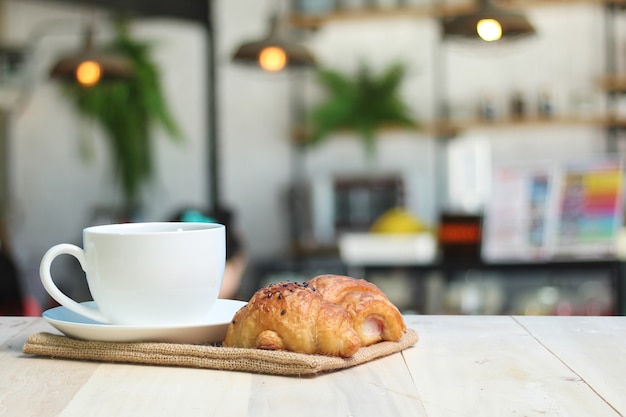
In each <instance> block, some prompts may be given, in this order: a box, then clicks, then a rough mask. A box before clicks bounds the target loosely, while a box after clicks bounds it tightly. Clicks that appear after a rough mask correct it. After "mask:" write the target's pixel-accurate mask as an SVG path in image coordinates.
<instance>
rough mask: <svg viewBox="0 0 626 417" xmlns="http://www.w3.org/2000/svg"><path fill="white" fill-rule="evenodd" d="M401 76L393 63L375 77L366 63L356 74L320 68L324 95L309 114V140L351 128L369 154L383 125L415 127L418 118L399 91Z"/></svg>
mask: <svg viewBox="0 0 626 417" xmlns="http://www.w3.org/2000/svg"><path fill="white" fill-rule="evenodd" d="M404 75H405V68H404V66H403V65H402V64H393V65H391V66H389V68H387V69H386V70H385V71H383V73H382V74H380V75H378V76H377V75H376V74H374V73H373V72H372V70H371V69H370V68H369V66H367V65H366V64H361V65H360V67H359V69H358V71H357V73H356V75H351V74H344V73H341V72H339V71H336V70H331V69H321V70H319V71H318V73H317V79H318V81H319V83H320V84H321V86H322V87H323V88H324V90H325V92H326V98H325V99H324V100H323V101H322V102H320V103H318V104H317V105H316V106H315V107H314V108H313V109H312V111H311V113H310V115H309V125H310V128H311V135H310V137H309V143H310V144H312V145H315V144H319V143H321V142H322V141H324V140H325V139H326V138H327V137H328V136H329V135H331V134H332V133H334V132H337V131H341V130H354V131H356V132H357V133H358V134H359V135H360V136H361V138H362V139H363V142H364V145H365V148H366V150H367V152H368V153H369V154H372V153H374V151H375V149H376V137H377V134H378V130H379V128H380V127H381V126H382V125H394V124H395V125H401V126H411V127H416V126H417V125H418V123H417V121H416V120H415V119H414V118H413V117H412V116H411V115H410V111H409V108H408V106H407V105H406V104H405V103H404V101H403V100H402V98H401V97H400V94H399V88H400V85H401V83H402V80H403V79H404Z"/></svg>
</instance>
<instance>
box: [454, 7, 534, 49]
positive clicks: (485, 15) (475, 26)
mask: <svg viewBox="0 0 626 417" xmlns="http://www.w3.org/2000/svg"><path fill="white" fill-rule="evenodd" d="M477 6H478V7H477V9H476V10H475V11H473V12H470V13H466V14H461V15H458V16H454V17H449V18H444V19H443V20H442V26H443V35H444V37H446V38H448V39H454V38H457V39H479V40H480V39H482V40H485V41H488V42H493V41H497V40H500V39H514V38H520V37H524V36H529V35H533V34H534V33H535V29H534V28H533V26H532V25H531V24H530V22H529V21H528V19H527V18H526V16H524V15H523V14H522V13H518V12H515V11H513V10H506V9H502V8H500V7H497V6H495V5H494V4H493V3H492V2H491V0H477ZM477 35H478V36H477Z"/></svg>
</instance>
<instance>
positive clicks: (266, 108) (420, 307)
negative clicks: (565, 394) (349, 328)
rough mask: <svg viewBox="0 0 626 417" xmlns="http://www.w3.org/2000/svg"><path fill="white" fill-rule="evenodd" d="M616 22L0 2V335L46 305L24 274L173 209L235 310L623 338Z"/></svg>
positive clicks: (624, 77)
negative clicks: (274, 286) (559, 326)
mask: <svg viewBox="0 0 626 417" xmlns="http://www.w3.org/2000/svg"><path fill="white" fill-rule="evenodd" d="M625 8H626V2H624V1H622V0H601V1H598V0H593V1H592V0H499V1H497V0H258V1H245V0H176V1H173V0H151V1H150V0H135V1H122V0H109V1H104V0H1V1H0V168H1V169H0V204H1V205H0V215H1V217H0V220H1V225H0V233H1V234H0V241H1V251H0V253H1V254H2V259H1V260H0V265H1V266H2V275H0V314H28V315H38V314H41V311H42V310H45V309H47V308H49V307H51V306H52V305H53V304H52V301H51V300H50V299H49V298H48V297H47V295H46V294H45V291H44V290H43V288H42V287H41V284H40V283H39V277H38V268H39V261H40V259H41V257H42V256H43V254H44V253H45V251H46V250H47V249H48V248H49V247H51V246H53V245H55V244H57V243H62V242H70V243H75V244H78V245H80V244H81V240H82V237H81V230H82V229H83V228H84V227H87V226H89V225H93V224H102V223H108V222H119V221H165V220H168V219H171V218H172V216H174V214H175V213H181V210H183V212H184V209H186V208H188V209H193V210H194V213H197V215H198V216H200V217H195V218H196V219H197V218H201V219H211V218H218V219H226V220H224V221H227V222H228V224H227V227H228V228H229V230H230V231H231V232H232V234H233V236H235V237H234V239H237V246H236V247H237V250H238V251H240V252H241V255H242V257H243V258H245V263H242V264H239V267H240V270H243V272H242V274H243V277H242V279H241V283H240V285H239V286H238V289H237V293H236V295H235V297H237V298H240V299H244V300H245V299H248V298H249V297H250V296H251V294H252V293H254V291H255V290H256V289H258V288H259V287H260V286H262V285H266V284H268V283H270V282H274V281H278V280H292V281H303V280H307V279H309V278H312V277H313V276H315V275H317V274H321V273H335V274H348V275H351V276H353V277H357V278H366V279H368V280H371V281H372V282H374V283H376V284H377V285H379V286H380V287H381V288H382V289H383V290H384V291H385V292H386V293H387V294H388V295H389V297H390V298H391V300H392V301H393V302H394V303H395V304H396V305H397V306H398V307H399V308H400V309H401V310H402V311H404V312H413V313H417V314H536V315H539V314H541V315H614V314H618V315H623V314H624V313H626V299H625V295H626V291H625V289H624V268H623V259H624V257H625V256H626V233H624V231H623V230H624V204H623V201H624V193H623V191H624V164H623V162H624V156H625V151H626V146H625V144H624V140H626V101H625V100H626V9H625ZM86 62H88V63H89V65H82V64H84V63H86ZM216 213H219V216H218V215H217V214H216ZM220 221H221V220H220ZM242 265H245V266H242ZM54 268H55V269H56V273H54V275H55V276H58V277H59V280H60V281H62V282H60V285H61V286H63V288H64V290H65V291H66V292H67V293H68V295H71V296H73V297H76V298H78V299H84V300H87V299H89V291H88V288H86V285H85V283H84V279H83V275H82V272H81V270H80V267H79V266H78V265H77V264H76V263H75V261H74V260H73V259H67V260H58V261H56V262H55V264H54Z"/></svg>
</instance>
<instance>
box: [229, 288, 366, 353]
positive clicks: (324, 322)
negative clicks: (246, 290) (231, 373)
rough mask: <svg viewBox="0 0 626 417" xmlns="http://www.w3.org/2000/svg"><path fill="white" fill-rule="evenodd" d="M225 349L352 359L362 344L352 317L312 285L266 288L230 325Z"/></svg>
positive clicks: (253, 298) (254, 297)
mask: <svg viewBox="0 0 626 417" xmlns="http://www.w3.org/2000/svg"><path fill="white" fill-rule="evenodd" d="M223 345H224V346H230V347H243V348H259V349H270V350H289V351H292V352H301V353H309V354H323V355H332V356H342V357H349V356H352V355H353V354H355V353H356V351H357V350H358V349H359V347H360V345H361V342H360V337H359V335H358V334H357V333H356V331H355V330H354V328H353V326H352V319H351V317H350V315H349V314H348V313H347V312H346V311H345V310H344V309H343V308H342V307H340V306H338V305H336V304H334V303H332V302H330V301H327V300H324V299H323V298H322V296H321V295H320V294H319V293H318V292H317V291H316V290H315V289H314V288H312V287H311V286H310V285H308V284H297V283H293V282H280V283H277V284H272V285H269V286H267V287H264V288H261V289H260V290H259V291H257V292H256V293H255V294H254V295H253V296H252V298H251V299H250V301H249V302H248V304H247V305H246V306H244V307H242V308H241V309H240V310H239V311H238V312H237V313H236V314H235V316H234V317H233V320H232V322H231V324H230V325H229V326H228V330H227V332H226V338H225V339H224V342H223Z"/></svg>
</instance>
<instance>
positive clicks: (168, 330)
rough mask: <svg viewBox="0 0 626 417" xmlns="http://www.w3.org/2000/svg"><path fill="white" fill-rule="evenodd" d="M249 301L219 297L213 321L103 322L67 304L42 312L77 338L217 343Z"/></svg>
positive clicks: (108, 340)
mask: <svg viewBox="0 0 626 417" xmlns="http://www.w3.org/2000/svg"><path fill="white" fill-rule="evenodd" d="M82 304H85V305H88V306H93V305H94V304H95V303H94V302H93V301H87V302H85V303H82ZM245 304H246V303H245V302H243V301H236V300H221V299H220V300H217V303H216V304H215V306H214V307H213V315H212V318H211V320H210V321H208V322H207V323H202V324H196V325H186V326H169V325H168V326H135V325H116V324H103V323H99V322H97V321H93V320H91V319H88V318H85V317H83V316H81V315H79V314H76V313H74V312H73V311H70V310H68V309H67V308H65V307H63V306H60V307H54V308H51V309H50V310H46V311H44V312H43V314H42V316H43V318H44V319H46V320H47V321H48V323H50V324H51V325H52V326H54V327H55V328H56V329H57V330H59V331H61V332H62V333H64V334H65V335H67V336H70V337H74V338H76V339H84V340H97V341H102V342H169V343H196V344H198V343H217V342H221V341H222V340H224V336H225V335H226V329H227V328H228V324H229V323H230V321H231V320H232V318H233V316H234V315H235V313H236V312H237V310H239V309H240V308H241V307H242V306H244V305H245Z"/></svg>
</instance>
